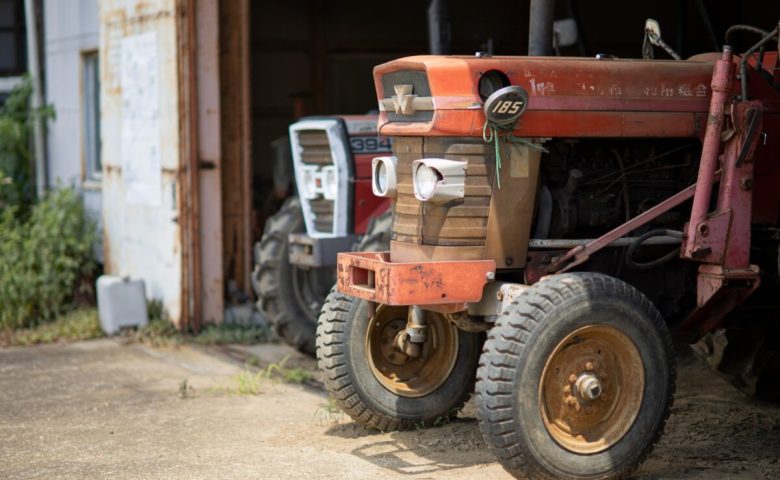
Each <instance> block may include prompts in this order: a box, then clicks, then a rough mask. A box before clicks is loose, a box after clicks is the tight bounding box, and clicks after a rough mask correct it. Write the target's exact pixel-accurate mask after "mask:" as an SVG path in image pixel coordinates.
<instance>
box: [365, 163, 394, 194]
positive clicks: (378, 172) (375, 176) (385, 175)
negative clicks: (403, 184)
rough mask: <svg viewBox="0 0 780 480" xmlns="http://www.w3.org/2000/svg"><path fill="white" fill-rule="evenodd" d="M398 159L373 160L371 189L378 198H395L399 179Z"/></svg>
mask: <svg viewBox="0 0 780 480" xmlns="http://www.w3.org/2000/svg"><path fill="white" fill-rule="evenodd" d="M397 163H398V159H397V158H396V157H376V158H374V159H373V160H371V189H372V190H373V191H374V195H376V196H377V197H395V195H396V192H397V191H398V179H397V176H396V173H395V169H396V164H397Z"/></svg>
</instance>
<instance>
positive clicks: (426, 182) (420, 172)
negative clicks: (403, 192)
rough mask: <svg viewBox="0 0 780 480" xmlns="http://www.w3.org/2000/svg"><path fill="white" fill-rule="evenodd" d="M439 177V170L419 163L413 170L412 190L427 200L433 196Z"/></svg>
mask: <svg viewBox="0 0 780 480" xmlns="http://www.w3.org/2000/svg"><path fill="white" fill-rule="evenodd" d="M441 178H442V177H441V175H440V174H439V172H437V171H436V170H434V169H433V168H431V167H429V166H428V165H425V164H424V163H421V164H419V165H418V166H417V170H416V171H415V172H414V190H415V192H416V193H417V195H418V196H419V197H420V198H422V199H424V200H427V199H429V198H431V197H432V196H433V192H434V191H436V185H438V183H439V181H440V180H441Z"/></svg>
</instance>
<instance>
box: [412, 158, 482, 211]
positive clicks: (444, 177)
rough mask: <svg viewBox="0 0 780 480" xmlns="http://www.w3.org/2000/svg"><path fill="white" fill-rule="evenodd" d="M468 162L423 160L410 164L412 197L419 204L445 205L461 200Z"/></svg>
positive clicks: (442, 159)
mask: <svg viewBox="0 0 780 480" xmlns="http://www.w3.org/2000/svg"><path fill="white" fill-rule="evenodd" d="M467 166H468V162H462V161H458V160H447V159H444V158H423V159H420V160H415V161H414V162H412V183H413V185H414V196H415V198H417V200H420V201H421V202H433V203H445V202H449V201H451V200H457V199H460V198H463V196H464V192H465V185H466V167H467Z"/></svg>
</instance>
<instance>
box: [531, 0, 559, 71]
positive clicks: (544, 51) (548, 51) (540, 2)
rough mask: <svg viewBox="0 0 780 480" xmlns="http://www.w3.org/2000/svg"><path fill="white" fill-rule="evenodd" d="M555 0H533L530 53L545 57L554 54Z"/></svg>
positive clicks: (534, 55)
mask: <svg viewBox="0 0 780 480" xmlns="http://www.w3.org/2000/svg"><path fill="white" fill-rule="evenodd" d="M554 13H555V0H531V14H530V17H529V22H530V23H529V26H528V55H529V56H533V57H540V56H542V57H544V56H550V55H552V54H553V18H554Z"/></svg>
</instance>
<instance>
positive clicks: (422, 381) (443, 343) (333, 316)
mask: <svg viewBox="0 0 780 480" xmlns="http://www.w3.org/2000/svg"><path fill="white" fill-rule="evenodd" d="M408 311H409V307H392V306H387V305H379V306H377V308H376V311H375V312H374V313H373V314H372V313H371V312H370V310H369V302H366V301H364V300H358V299H356V298H353V297H349V296H347V295H344V294H342V293H339V292H338V291H336V290H335V288H334V290H333V291H332V292H331V293H330V295H328V298H327V300H326V302H325V305H324V307H323V309H322V314H321V315H320V321H319V326H318V328H317V359H318V361H319V367H320V369H321V370H322V371H323V373H324V375H325V385H326V387H327V389H328V392H329V393H330V395H331V397H333V398H334V399H335V400H336V402H337V403H338V404H339V406H340V407H341V409H342V410H344V412H346V413H347V414H348V415H349V416H350V417H352V418H353V419H354V420H355V421H356V422H358V423H361V424H363V425H365V426H368V427H371V428H377V429H379V430H382V431H388V430H402V429H406V428H411V427H421V426H429V425H434V424H437V423H438V422H444V421H447V420H448V419H449V418H450V417H452V416H454V415H455V414H456V413H457V412H458V411H459V410H460V409H461V408H462V407H463V404H464V403H465V402H466V400H467V399H468V397H469V395H470V394H471V392H472V387H473V385H474V372H475V370H476V367H477V361H478V359H479V350H480V345H481V335H480V334H478V333H469V332H464V331H461V330H458V329H457V328H456V327H455V326H454V325H452V324H451V323H450V322H449V321H448V320H446V319H445V318H444V317H443V316H442V315H439V314H436V313H433V312H425V316H426V319H427V322H428V334H427V336H428V338H427V341H426V342H425V343H424V344H423V346H422V349H421V350H422V354H421V355H420V356H418V357H412V356H407V355H406V354H404V353H402V352H401V351H400V350H398V349H396V348H394V346H393V343H394V339H395V338H397V336H398V334H399V332H401V330H403V329H404V328H406V323H407V313H408Z"/></svg>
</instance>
